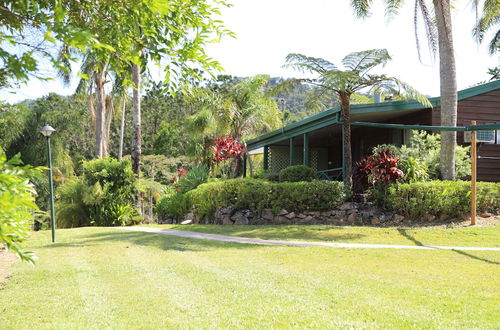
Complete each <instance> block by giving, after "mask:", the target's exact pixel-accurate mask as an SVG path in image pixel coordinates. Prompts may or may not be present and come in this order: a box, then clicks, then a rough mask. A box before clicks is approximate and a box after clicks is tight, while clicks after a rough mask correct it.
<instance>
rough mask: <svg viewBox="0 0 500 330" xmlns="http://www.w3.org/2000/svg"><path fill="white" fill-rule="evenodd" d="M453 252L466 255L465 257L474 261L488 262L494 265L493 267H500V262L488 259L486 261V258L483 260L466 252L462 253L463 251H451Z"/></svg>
mask: <svg viewBox="0 0 500 330" xmlns="http://www.w3.org/2000/svg"><path fill="white" fill-rule="evenodd" d="M451 251H453V252H455V253H458V254H461V255H464V256H466V257H468V258H472V259H475V260H479V261H483V262H486V263H489V264H492V265H500V262H497V261H493V260H488V259H485V258H481V257H478V256H475V255H472V254H470V253H467V252H464V251H461V250H451Z"/></svg>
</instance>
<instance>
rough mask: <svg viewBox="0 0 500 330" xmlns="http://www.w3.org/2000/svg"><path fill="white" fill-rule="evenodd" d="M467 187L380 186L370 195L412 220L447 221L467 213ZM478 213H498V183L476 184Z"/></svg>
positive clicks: (441, 184) (447, 183)
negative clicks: (431, 219) (435, 219)
mask: <svg viewBox="0 0 500 330" xmlns="http://www.w3.org/2000/svg"><path fill="white" fill-rule="evenodd" d="M470 185H471V184H470V182H466V181H430V182H414V183H407V184H395V185H391V186H389V187H385V188H384V189H380V187H379V189H374V190H373V195H374V197H375V199H376V201H377V203H378V204H379V205H380V206H382V207H384V208H386V209H388V210H391V211H393V212H395V213H399V214H403V215H405V216H408V217H410V218H412V219H418V218H424V217H426V216H435V217H438V218H439V217H442V218H443V219H448V218H457V217H463V216H465V215H466V214H468V212H470V200H471V186H470ZM477 210H478V211H479V212H491V213H494V214H495V213H499V212H500V183H493V182H478V184H477Z"/></svg>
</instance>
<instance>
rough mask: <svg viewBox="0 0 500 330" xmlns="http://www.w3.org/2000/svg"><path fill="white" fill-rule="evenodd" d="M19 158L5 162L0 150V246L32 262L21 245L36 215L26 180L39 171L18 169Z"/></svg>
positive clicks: (19, 164) (30, 255) (28, 253)
mask: <svg viewBox="0 0 500 330" xmlns="http://www.w3.org/2000/svg"><path fill="white" fill-rule="evenodd" d="M21 164H22V162H21V158H20V156H19V155H17V156H15V157H13V158H12V159H10V160H7V157H6V155H5V153H4V152H3V151H2V149H0V246H1V245H4V246H5V247H6V248H7V249H9V250H12V251H13V252H14V253H15V254H16V255H17V256H18V257H19V258H21V259H22V260H24V261H28V262H33V255H32V253H31V252H28V251H25V250H24V249H23V248H22V247H21V245H20V244H21V243H22V242H23V241H24V240H26V239H27V238H28V236H29V233H30V223H31V222H32V221H33V218H34V215H35V214H36V213H37V212H38V207H37V205H36V204H35V197H34V195H35V194H36V192H35V190H34V189H33V187H32V186H31V185H30V184H29V179H30V178H31V177H33V176H39V175H40V172H41V168H32V167H31V166H21Z"/></svg>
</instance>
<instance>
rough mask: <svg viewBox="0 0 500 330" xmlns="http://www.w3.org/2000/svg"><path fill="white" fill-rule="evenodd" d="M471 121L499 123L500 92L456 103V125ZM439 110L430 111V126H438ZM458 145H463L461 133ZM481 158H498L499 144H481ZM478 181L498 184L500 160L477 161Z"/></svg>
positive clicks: (499, 153)
mask: <svg viewBox="0 0 500 330" xmlns="http://www.w3.org/2000/svg"><path fill="white" fill-rule="evenodd" d="M472 120H476V121H477V123H478V124H487V123H500V90H494V91H491V92H488V93H485V94H481V95H477V96H473V97H470V98H467V99H464V100H462V101H459V102H458V117H457V125H458V126H464V125H470V122H471V121H472ZM440 121H441V115H440V108H434V109H433V111H432V124H433V125H440ZM457 140H458V143H463V141H464V138H463V133H461V132H459V133H458V134H457ZM478 155H479V156H480V157H481V156H482V157H500V144H481V145H480V147H479V149H478ZM477 173H478V180H480V181H494V182H500V160H491V159H479V160H478V163H477Z"/></svg>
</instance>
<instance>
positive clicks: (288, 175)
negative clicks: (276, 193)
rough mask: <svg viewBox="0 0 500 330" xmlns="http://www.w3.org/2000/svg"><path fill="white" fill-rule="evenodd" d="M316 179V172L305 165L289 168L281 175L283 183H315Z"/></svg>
mask: <svg viewBox="0 0 500 330" xmlns="http://www.w3.org/2000/svg"><path fill="white" fill-rule="evenodd" d="M314 179H316V171H315V170H313V169H312V168H310V167H307V166H305V165H294V166H288V167H287V168H284V169H282V170H281V171H280V173H279V180H280V181H281V182H300V181H313V180H314Z"/></svg>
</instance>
